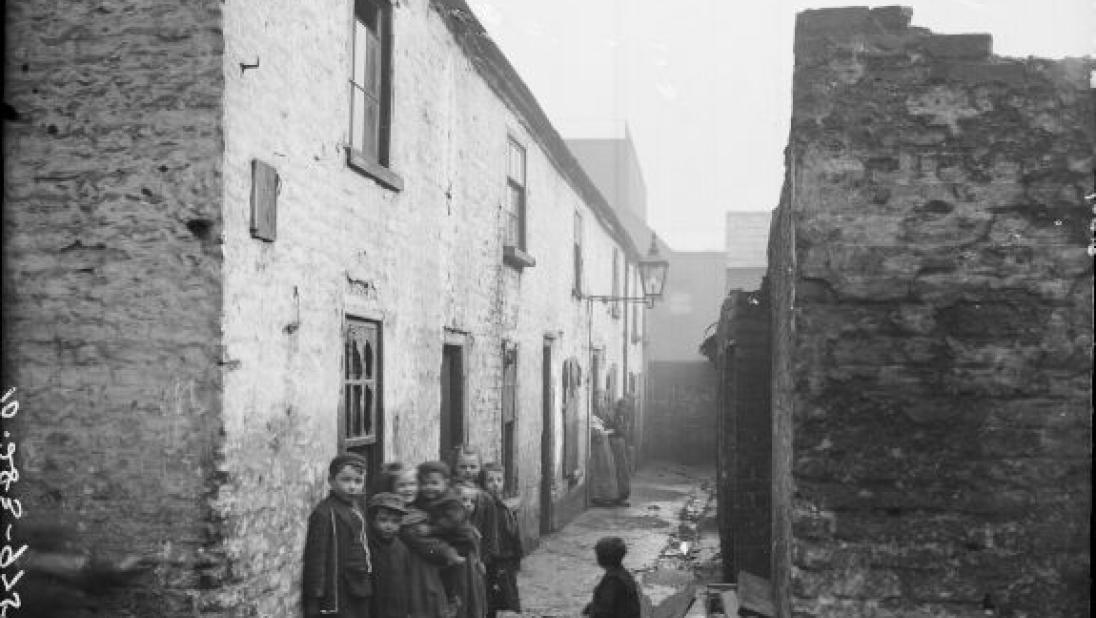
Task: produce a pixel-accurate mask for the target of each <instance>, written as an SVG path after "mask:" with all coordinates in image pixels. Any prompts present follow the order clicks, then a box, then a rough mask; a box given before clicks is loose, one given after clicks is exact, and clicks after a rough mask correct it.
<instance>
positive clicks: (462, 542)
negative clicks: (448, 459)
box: [416, 461, 487, 618]
mask: <svg viewBox="0 0 1096 618" xmlns="http://www.w3.org/2000/svg"><path fill="white" fill-rule="evenodd" d="M418 471H419V499H418V500H417V501H416V506H418V507H419V508H420V509H422V510H423V511H425V512H426V513H427V514H428V515H429V522H428V523H429V526H428V529H429V532H430V534H431V535H432V536H434V537H436V538H438V539H440V540H442V541H444V542H446V543H448V544H449V545H451V546H452V547H453V548H454V549H456V550H457V551H458V552H459V553H460V556H461V558H463V559H464V561H463V563H462V564H458V565H455V566H452V567H448V568H446V569H443V571H442V581H443V582H445V586H446V591H447V592H448V593H449V598H450V601H451V602H453V603H454V605H455V606H456V609H457V611H456V618H484V617H485V616H486V615H487V604H486V598H485V597H486V589H485V587H484V586H483V585H482V582H483V579H482V577H480V578H478V581H479V582H480V584H479V585H477V584H476V581H477V577H476V575H475V574H474V573H472V572H471V570H473V569H482V568H483V565H482V563H481V562H480V559H479V532H477V531H476V528H475V527H474V526H473V525H472V524H471V523H470V522H469V521H468V513H467V510H466V509H465V506H464V504H463V502H462V500H461V497H460V495H459V493H457V492H456V491H454V490H453V489H451V488H450V486H449V484H450V474H449V466H447V465H446V464H445V463H444V462H441V461H428V462H425V463H422V464H419V467H418ZM469 500H470V501H471V502H472V503H473V504H474V503H475V498H474V497H472V496H469Z"/></svg>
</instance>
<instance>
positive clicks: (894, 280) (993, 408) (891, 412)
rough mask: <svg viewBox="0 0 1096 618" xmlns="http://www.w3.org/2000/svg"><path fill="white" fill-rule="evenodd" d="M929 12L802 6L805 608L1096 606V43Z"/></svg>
mask: <svg viewBox="0 0 1096 618" xmlns="http://www.w3.org/2000/svg"><path fill="white" fill-rule="evenodd" d="M909 19H910V12H909V11H908V10H904V9H901V8H899V7H886V8H881V9H874V10H869V9H867V8H850V9H834V10H822V11H807V12H804V13H802V14H801V15H800V16H799V19H798V22H797V30H796V42H795V51H796V62H795V78H794V109H793V118H792V130H791V135H790V144H789V150H788V182H787V186H786V187H785V192H784V197H783V204H782V206H781V208H780V211H779V212H778V213H777V222H776V224H775V228H774V234H773V241H772V251H773V254H772V256H771V266H770V277H772V278H773V280H774V290H775V296H774V321H775V330H774V338H775V339H774V353H775V355H776V358H775V359H774V370H775V371H776V375H775V376H774V378H775V386H774V389H775V390H774V414H775V415H776V419H775V421H774V427H775V429H774V431H775V436H774V440H775V445H776V448H777V452H776V453H774V475H775V477H776V478H775V479H774V481H775V482H774V485H775V487H776V488H777V491H778V494H779V495H777V496H776V497H774V502H775V505H774V506H775V508H774V518H775V521H774V525H775V527H774V534H775V544H776V555H775V556H774V565H776V567H777V572H776V573H774V578H775V582H774V585H775V587H776V590H777V596H778V599H781V596H782V595H784V597H783V599H781V600H782V602H783V604H784V607H783V613H782V615H789V612H793V613H794V615H801V616H869V615H871V616H878V615H899V614H906V613H908V612H919V613H922V614H930V613H931V614H932V615H948V616H959V615H974V614H978V613H980V612H981V611H982V610H983V608H994V609H995V611H997V612H998V613H999V614H1000V615H1010V616H1080V615H1087V613H1088V606H1089V592H1088V585H1089V549H1088V547H1089V532H1088V523H1089V512H1090V506H1091V487H1090V482H1091V481H1090V478H1091V449H1090V442H1091V416H1090V403H1091V401H1090V381H1089V376H1090V371H1091V368H1092V359H1091V345H1092V285H1091V283H1092V281H1091V277H1092V265H1091V260H1090V258H1089V256H1088V255H1087V254H1086V245H1087V242H1088V221H1089V217H1090V215H1089V212H1088V209H1087V207H1086V205H1085V202H1084V199H1083V196H1084V195H1085V192H1086V191H1091V189H1092V184H1091V181H1092V168H1093V102H1092V94H1091V91H1090V90H1089V88H1088V80H1089V72H1090V71H1091V70H1092V68H1093V63H1092V62H1091V61H1080V60H1065V61H1058V62H1055V61H1048V60H1040V59H1035V58H1029V59H1024V60H1021V59H1009V58H1001V57H996V56H993V55H992V53H991V50H990V47H991V41H990V38H989V36H988V35H951V36H945V35H936V34H932V33H930V32H928V31H926V30H924V29H922V28H914V27H910V26H909ZM785 389H788V390H785ZM789 464H790V466H791V467H790V469H786V466H787V465H789ZM793 485H794V492H793ZM789 523H790V529H789V528H788V524H789ZM789 541H790V543H789ZM785 545H786V546H785ZM789 592H790V593H791V595H792V596H793V603H792V605H791V606H790V607H789V606H788V604H787V594H788V593H789Z"/></svg>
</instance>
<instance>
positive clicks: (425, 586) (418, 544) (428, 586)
mask: <svg viewBox="0 0 1096 618" xmlns="http://www.w3.org/2000/svg"><path fill="white" fill-rule="evenodd" d="M382 481H383V482H382V483H380V484H379V485H378V489H380V490H381V491H382V492H391V493H394V494H395V495H396V496H398V497H399V499H400V502H401V503H402V504H403V506H404V508H405V509H406V510H407V514H406V515H404V517H403V519H402V520H401V522H400V532H399V537H400V540H401V541H402V542H403V543H404V545H406V546H407V548H408V550H410V556H409V563H410V565H409V567H410V573H409V576H408V577H409V580H408V584H407V585H408V588H409V593H410V599H409V608H408V615H409V616H410V617H411V618H448V617H450V616H451V615H452V611H451V608H450V606H449V599H448V597H447V595H446V592H445V585H444V584H443V582H442V580H441V572H442V569H444V568H445V567H447V566H451V565H455V564H459V563H461V561H462V560H463V559H462V558H461V557H460V555H459V554H457V551H456V550H455V549H453V548H452V547H451V546H450V545H449V544H448V543H445V542H443V541H441V540H438V539H436V538H434V537H432V536H430V535H429V531H428V529H427V528H428V523H427V521H428V519H429V518H428V517H427V515H426V513H424V512H423V511H422V510H420V509H418V508H417V507H415V501H416V500H417V498H418V495H419V479H418V472H417V471H416V470H415V468H412V467H407V466H404V465H403V464H401V463H399V462H391V463H387V464H385V465H384V471H383V472H382Z"/></svg>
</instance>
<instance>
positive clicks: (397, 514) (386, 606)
mask: <svg viewBox="0 0 1096 618" xmlns="http://www.w3.org/2000/svg"><path fill="white" fill-rule="evenodd" d="M405 515H407V507H405V506H404V505H403V501H402V500H400V497H399V496H397V495H396V494H393V493H388V492H381V493H379V494H376V495H374V496H373V497H372V498H370V499H369V525H370V533H371V534H370V535H369V550H370V557H371V558H372V562H373V584H374V590H373V609H372V618H407V615H408V611H409V606H410V600H411V590H410V588H409V585H410V583H411V556H410V554H409V553H408V551H407V546H405V545H404V544H403V541H400V539H399V532H400V524H401V523H402V522H403V518H404V516H405Z"/></svg>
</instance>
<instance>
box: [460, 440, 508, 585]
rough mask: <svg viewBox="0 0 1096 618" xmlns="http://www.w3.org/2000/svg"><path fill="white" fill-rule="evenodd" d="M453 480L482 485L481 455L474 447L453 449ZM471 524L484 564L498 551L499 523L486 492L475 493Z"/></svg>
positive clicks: (482, 487) (465, 446)
mask: <svg viewBox="0 0 1096 618" xmlns="http://www.w3.org/2000/svg"><path fill="white" fill-rule="evenodd" d="M452 465H453V477H454V478H453V481H454V483H461V482H463V483H471V484H473V485H476V486H477V487H479V488H480V489H484V486H483V482H482V481H483V474H482V471H481V468H482V466H483V457H482V456H480V452H479V451H477V450H476V449H474V448H472V447H470V446H467V445H464V446H458V447H456V448H454V449H453V464H452ZM471 521H472V525H473V526H475V527H476V530H478V531H479V533H480V548H479V549H480V557H481V558H482V559H483V562H484V564H486V563H488V562H490V561H492V560H494V558H495V556H496V555H498V552H499V539H498V529H499V524H498V521H496V519H495V509H493V508H491V497H490V496H489V495H487V492H483V491H481V492H477V493H476V505H475V509H474V510H473V511H472V517H471Z"/></svg>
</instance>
